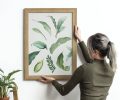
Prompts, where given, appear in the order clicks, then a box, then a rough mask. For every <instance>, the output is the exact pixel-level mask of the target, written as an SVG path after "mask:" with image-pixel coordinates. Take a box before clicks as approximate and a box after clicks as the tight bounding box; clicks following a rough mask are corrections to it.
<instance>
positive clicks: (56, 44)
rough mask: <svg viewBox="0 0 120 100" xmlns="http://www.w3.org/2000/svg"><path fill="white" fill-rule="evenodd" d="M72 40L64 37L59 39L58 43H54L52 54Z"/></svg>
mask: <svg viewBox="0 0 120 100" xmlns="http://www.w3.org/2000/svg"><path fill="white" fill-rule="evenodd" d="M69 40H71V38H70V37H63V38H59V39H58V40H57V42H56V43H53V44H52V45H51V47H50V53H51V54H52V53H53V52H54V51H55V49H56V48H58V47H59V46H60V45H62V44H64V43H66V42H67V41H69Z"/></svg>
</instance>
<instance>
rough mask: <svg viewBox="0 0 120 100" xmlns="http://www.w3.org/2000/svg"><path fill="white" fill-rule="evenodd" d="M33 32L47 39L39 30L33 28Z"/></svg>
mask: <svg viewBox="0 0 120 100" xmlns="http://www.w3.org/2000/svg"><path fill="white" fill-rule="evenodd" d="M32 30H33V31H34V32H37V33H40V34H41V35H42V36H43V37H44V38H45V39H46V37H45V36H44V34H43V33H42V32H41V31H40V30H39V29H38V28H32ZM46 40H47V39H46Z"/></svg>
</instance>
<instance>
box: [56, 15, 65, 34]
mask: <svg viewBox="0 0 120 100" xmlns="http://www.w3.org/2000/svg"><path fill="white" fill-rule="evenodd" d="M65 20H66V17H62V18H60V19H59V20H58V24H57V33H59V32H61V31H60V29H61V26H62V24H63V23H64V21H65Z"/></svg>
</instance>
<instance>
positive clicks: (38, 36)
mask: <svg viewBox="0 0 120 100" xmlns="http://www.w3.org/2000/svg"><path fill="white" fill-rule="evenodd" d="M23 12H24V22H23V23H24V35H23V36H24V61H23V62H24V79H25V80H37V79H40V76H41V75H46V76H52V77H54V78H56V79H57V80H67V79H69V78H70V77H71V75H72V74H73V72H74V71H75V69H76V67H77V42H76V39H75V38H74V34H73V33H74V26H75V25H76V24H77V9H76V8H25V9H24V11H23Z"/></svg>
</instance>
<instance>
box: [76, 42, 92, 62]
mask: <svg viewBox="0 0 120 100" xmlns="http://www.w3.org/2000/svg"><path fill="white" fill-rule="evenodd" d="M78 45H79V47H80V48H81V50H82V54H83V56H84V58H85V61H86V62H87V63H90V62H92V61H93V60H92V59H91V57H90V54H89V53H88V49H87V47H86V45H85V43H84V42H83V41H81V42H79V43H78Z"/></svg>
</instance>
